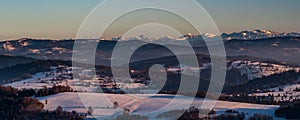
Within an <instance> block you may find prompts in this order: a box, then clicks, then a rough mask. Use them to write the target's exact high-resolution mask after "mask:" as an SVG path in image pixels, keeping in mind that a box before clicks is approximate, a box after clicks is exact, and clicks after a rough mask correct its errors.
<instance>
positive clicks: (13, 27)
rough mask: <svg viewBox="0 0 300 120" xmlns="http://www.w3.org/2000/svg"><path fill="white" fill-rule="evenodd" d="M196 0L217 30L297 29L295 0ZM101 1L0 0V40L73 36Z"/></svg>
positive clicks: (299, 24) (299, 29) (299, 28)
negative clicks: (211, 19)
mask: <svg viewBox="0 0 300 120" xmlns="http://www.w3.org/2000/svg"><path fill="white" fill-rule="evenodd" d="M197 1H198V2H199V3H200V4H201V5H202V6H203V7H204V8H205V9H206V10H207V12H208V13H209V15H210V16H211V17H212V18H213V20H214V22H215V23H216V25H217V27H218V28H219V30H220V32H226V33H231V32H238V31H242V30H254V29H266V30H273V31H278V32H300V22H299V21H300V12H299V11H300V7H299V5H300V1H299V0H272V1H271V0H197ZM101 2H102V0H1V1H0V40H7V39H18V38H23V37H30V38H50V39H65V38H75V37H76V34H77V32H78V29H79V27H80V25H81V24H82V22H83V20H84V19H85V17H86V16H87V15H88V14H89V13H90V11H91V10H92V9H93V8H94V7H96V6H97V5H98V4H100V3H101ZM126 4H131V3H126ZM126 4H122V5H126ZM176 4H177V3H171V4H170V5H176ZM117 6H118V5H116V7H117ZM180 6H181V7H182V8H181V9H189V6H184V5H180ZM191 12H193V11H191ZM107 14H108V15H109V12H107ZM125 25H126V24H125ZM121 27H122V26H121Z"/></svg>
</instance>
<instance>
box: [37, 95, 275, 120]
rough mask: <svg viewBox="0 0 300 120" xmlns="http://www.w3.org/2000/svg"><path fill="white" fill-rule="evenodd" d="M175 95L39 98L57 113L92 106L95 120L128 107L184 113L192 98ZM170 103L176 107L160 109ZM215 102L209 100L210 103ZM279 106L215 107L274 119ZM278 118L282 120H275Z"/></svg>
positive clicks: (234, 104) (149, 112)
mask: <svg viewBox="0 0 300 120" xmlns="http://www.w3.org/2000/svg"><path fill="white" fill-rule="evenodd" d="M173 97H174V95H165V94H159V95H155V96H154V95H153V94H136V95H117V94H102V93H60V94H57V95H52V96H48V97H41V98H38V100H40V101H41V102H42V103H44V104H45V101H46V99H47V102H48V104H45V109H48V110H55V109H56V108H57V106H62V107H63V109H64V110H66V111H73V110H75V111H77V112H84V113H85V112H87V110H88V109H87V108H88V107H89V106H92V107H93V108H94V115H95V116H96V117H111V116H113V117H116V115H119V114H122V113H123V109H124V108H129V109H130V111H131V113H130V114H142V115H144V116H149V117H150V118H154V117H153V116H156V115H158V114H159V113H163V112H167V111H170V110H182V109H183V108H185V107H186V103H187V102H188V101H190V100H192V99H193V98H192V97H186V96H178V98H177V99H173ZM171 101H173V102H174V105H175V106H171V107H168V108H165V109H161V108H163V107H164V106H166V105H167V104H169V103H170V102H171ZM113 102H118V103H119V108H117V109H115V108H114V107H113ZM203 102H204V100H203V99H201V98H196V99H195V100H194V102H193V103H192V106H195V107H201V105H202V104H203ZM211 102H213V101H212V100H208V103H211ZM277 108H278V106H275V105H258V104H248V103H238V102H226V101H218V102H217V104H216V105H215V107H214V110H215V111H217V114H221V113H224V112H225V111H226V110H228V109H233V110H238V111H239V112H244V113H245V114H246V117H249V116H250V115H253V114H255V113H260V114H266V115H269V116H272V117H273V118H275V116H274V112H275V110H276V109H277ZM276 119H279V118H276Z"/></svg>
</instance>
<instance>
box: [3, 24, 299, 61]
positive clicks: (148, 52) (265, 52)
mask: <svg viewBox="0 0 300 120" xmlns="http://www.w3.org/2000/svg"><path fill="white" fill-rule="evenodd" d="M202 36H204V37H207V38H210V39H213V38H215V37H218V36H217V35H214V34H204V35H202ZM221 36H223V39H224V41H223V42H224V45H225V48H226V53H227V55H228V56H241V55H242V56H253V57H258V58H266V59H274V60H277V61H280V62H287V63H291V64H297V65H300V62H299V59H300V34H298V33H278V32H272V31H267V30H254V31H242V32H239V33H232V34H222V35H221ZM219 37H220V36H219ZM145 38H146V37H145V36H140V37H138V39H145ZM148 40H150V39H148ZM159 40H160V41H164V42H165V43H167V44H168V43H170V44H171V43H177V42H182V41H184V40H188V41H189V42H190V43H191V45H192V47H193V48H194V51H195V52H196V53H197V54H206V55H207V54H209V52H208V49H207V46H206V44H205V42H204V41H203V37H201V36H199V35H192V34H187V35H184V36H182V37H180V38H178V39H176V40H174V39H172V38H170V37H165V38H162V39H159ZM74 41H75V40H37V39H29V38H24V39H19V40H12V41H3V42H0V55H11V56H25V57H30V58H35V59H51V60H53V59H54V60H71V59H72V53H73V52H74V51H73V46H74ZM84 41H86V42H90V41H98V42H99V44H98V48H97V52H96V58H97V59H96V64H102V65H110V61H111V54H112V51H113V50H114V47H115V45H116V43H118V42H124V43H128V44H127V45H126V46H122V48H124V50H126V49H127V48H128V49H129V48H130V46H131V45H135V44H137V43H139V42H144V43H148V44H147V45H145V46H143V47H141V48H140V49H139V50H138V51H137V52H136V53H135V54H134V57H132V58H131V61H132V62H134V61H140V60H147V59H153V58H159V57H165V56H173V55H174V54H173V53H172V52H171V51H170V50H169V49H166V48H165V47H163V46H160V45H156V44H151V43H149V42H147V41H145V40H142V41H137V40H134V39H132V40H125V41H113V40H84ZM171 45H172V46H173V47H174V48H176V49H178V50H185V49H188V47H187V46H180V44H171ZM82 49H88V48H87V47H86V46H82ZM186 54H189V53H186ZM120 57H124V56H120ZM115 59H116V58H115Z"/></svg>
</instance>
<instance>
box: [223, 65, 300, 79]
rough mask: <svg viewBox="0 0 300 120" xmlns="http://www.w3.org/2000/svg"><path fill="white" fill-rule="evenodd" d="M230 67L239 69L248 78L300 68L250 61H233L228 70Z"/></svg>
mask: <svg viewBox="0 0 300 120" xmlns="http://www.w3.org/2000/svg"><path fill="white" fill-rule="evenodd" d="M231 69H239V70H240V72H241V75H242V76H243V75H246V76H247V77H248V80H253V79H256V78H262V77H267V76H270V75H273V74H278V73H283V72H286V71H289V70H295V71H299V70H300V68H293V67H289V66H284V65H278V64H270V63H262V62H252V61H233V62H232V63H231V65H230V66H229V67H228V70H231Z"/></svg>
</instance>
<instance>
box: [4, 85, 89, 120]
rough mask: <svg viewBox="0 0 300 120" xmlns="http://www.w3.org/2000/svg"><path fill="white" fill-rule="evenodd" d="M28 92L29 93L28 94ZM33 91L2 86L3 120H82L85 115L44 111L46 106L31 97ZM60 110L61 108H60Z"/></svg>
mask: <svg viewBox="0 0 300 120" xmlns="http://www.w3.org/2000/svg"><path fill="white" fill-rule="evenodd" d="M27 92H28V93H27ZM32 93H34V92H33V91H32V90H24V91H19V90H17V89H14V88H12V87H4V86H0V103H1V104H0V119H1V120H81V119H84V118H85V115H84V114H79V113H77V112H75V111H73V112H65V111H63V110H62V109H57V110H54V111H48V110H43V108H44V105H43V104H42V103H41V102H39V101H38V100H37V99H34V98H32V97H28V96H31V95H32ZM58 108H59V107H58Z"/></svg>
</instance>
